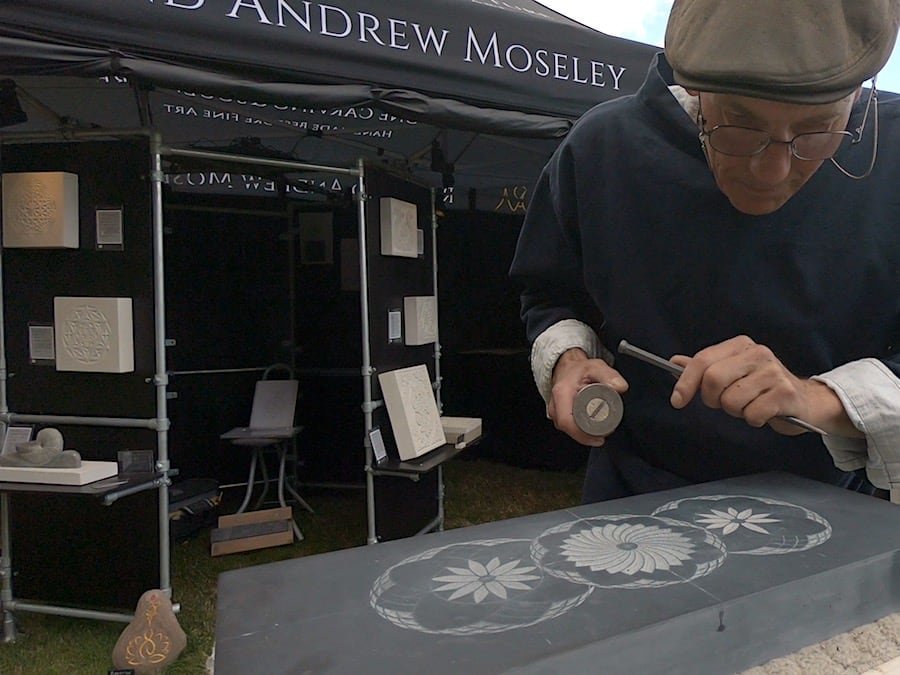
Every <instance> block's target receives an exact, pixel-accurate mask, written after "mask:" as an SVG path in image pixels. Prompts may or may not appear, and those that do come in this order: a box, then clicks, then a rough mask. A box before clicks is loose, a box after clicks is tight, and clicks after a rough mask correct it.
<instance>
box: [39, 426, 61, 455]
mask: <svg viewBox="0 0 900 675" xmlns="http://www.w3.org/2000/svg"><path fill="white" fill-rule="evenodd" d="M34 439H35V440H36V441H37V442H38V443H40V444H41V445H43V446H44V447H45V448H50V449H51V450H57V451H58V452H62V451H63V436H62V434H61V433H59V429H54V428H52V427H48V428H46V429H41V430H40V431H39V432H37V436H35V437H34Z"/></svg>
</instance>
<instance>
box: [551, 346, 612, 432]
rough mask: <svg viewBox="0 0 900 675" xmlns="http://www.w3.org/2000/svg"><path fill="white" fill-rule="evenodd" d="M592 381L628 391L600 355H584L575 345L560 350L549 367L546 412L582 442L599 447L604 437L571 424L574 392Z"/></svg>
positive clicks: (573, 417)
mask: <svg viewBox="0 0 900 675" xmlns="http://www.w3.org/2000/svg"><path fill="white" fill-rule="evenodd" d="M593 382H599V383H600V384H606V385H609V386H610V387H612V388H613V389H615V390H616V391H617V392H619V393H620V394H624V393H625V392H626V391H628V383H627V382H626V381H625V378H623V377H622V376H621V375H620V374H619V371H617V370H616V369H615V368H612V367H611V366H610V365H609V364H607V363H606V361H604V360H603V359H591V358H588V355H587V354H586V353H585V352H584V351H583V350H581V349H578V348H575V349H570V350H568V351H567V352H563V354H562V356H560V357H559V359H558V360H557V361H556V365H555V366H554V368H553V377H552V379H551V384H552V388H551V390H550V401H549V402H548V403H547V416H548V417H549V418H550V419H551V420H553V426H555V427H556V428H557V429H559V430H560V431H562V432H564V433H566V434H568V435H569V436H571V437H572V438H574V439H575V440H576V441H578V442H579V443H581V444H582V445H590V446H593V447H596V448H599V447H600V446H601V445H603V442H604V438H603V437H602V436H591V435H590V434H586V433H584V432H583V431H582V430H581V429H579V428H578V425H576V424H575V416H574V415H573V413H572V404H573V403H574V402H575V394H577V393H578V391H579V390H580V389H581V388H582V387H585V386H587V385H589V384H591V383H593Z"/></svg>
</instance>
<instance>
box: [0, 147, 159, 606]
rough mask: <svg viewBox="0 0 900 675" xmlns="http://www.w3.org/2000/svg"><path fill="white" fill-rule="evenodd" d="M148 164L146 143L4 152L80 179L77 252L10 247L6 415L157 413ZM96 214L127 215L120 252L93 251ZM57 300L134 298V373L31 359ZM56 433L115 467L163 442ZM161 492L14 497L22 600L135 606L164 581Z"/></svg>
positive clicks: (29, 165)
mask: <svg viewBox="0 0 900 675" xmlns="http://www.w3.org/2000/svg"><path fill="white" fill-rule="evenodd" d="M149 168H150V161H149V151H148V146H147V143H146V141H128V142H123V141H117V142H89V143H88V142H85V143H46V144H28V145H4V146H3V148H2V165H0V170H2V172H3V173H9V172H21V171H66V172H70V173H75V174H77V175H78V193H79V200H78V203H79V222H80V228H79V247H78V248H77V249H4V250H3V285H4V289H3V296H4V316H3V320H4V328H5V336H6V358H7V363H8V366H9V381H8V388H7V393H8V403H9V409H10V411H11V412H14V413H23V414H24V413H28V414H46V415H77V416H100V417H140V418H152V417H155V416H156V407H155V400H156V398H155V397H156V394H155V389H154V386H153V384H152V377H153V374H154V372H155V357H154V330H153V255H152V228H151V217H150V183H149V180H148V173H149ZM101 207H116V208H121V209H122V223H123V247H122V249H121V250H114V249H109V248H106V249H101V248H98V247H97V245H96V244H97V237H96V220H95V210H96V209H97V208H101ZM56 296H90V297H127V298H132V301H133V320H134V372H131V373H116V374H111V373H76V372H59V371H57V370H56V368H55V367H54V366H53V364H52V363H51V364H50V365H44V364H42V363H41V362H37V363H32V362H31V361H30V358H29V346H28V326H29V323H37V324H41V325H52V324H53V318H54V317H53V298H54V297H56ZM37 426H51V425H48V424H45V425H37ZM58 428H59V429H60V431H61V432H62V434H63V437H64V439H65V447H66V448H67V449H75V450H78V451H79V453H81V456H82V458H84V459H87V460H107V461H112V460H115V459H116V453H117V452H118V451H119V450H122V449H125V448H131V449H136V448H148V449H149V448H155V447H156V434H155V432H153V431H151V430H146V429H128V428H110V427H89V426H80V425H79V426H59V427H58ZM156 496H157V495H156V492H155V491H150V492H148V493H147V494H144V495H139V496H137V497H134V498H129V499H125V500H123V501H122V502H120V503H117V504H115V505H114V506H112V507H104V506H102V505H101V503H100V502H99V500H96V499H93V498H86V497H72V496H60V495H46V494H40V495H16V496H14V497H12V498H11V513H12V518H11V526H12V549H13V551H15V556H14V557H13V562H14V574H15V575H16V578H15V587H16V594H17V595H19V594H20V593H21V594H24V595H22V597H29V598H31V599H36V600H41V601H46V602H65V603H78V604H83V605H90V606H111V607H118V608H122V609H133V607H134V604H135V603H136V602H137V599H138V597H139V596H140V593H141V592H142V591H143V590H146V589H147V588H153V587H155V586H157V585H158V584H159V556H158V549H159V521H158V516H157V513H158V511H157V507H156V503H157V499H156ZM100 570H105V571H106V572H105V573H104V574H101V573H100ZM113 574H114V575H115V578H114V579H112V580H111V577H110V575H113Z"/></svg>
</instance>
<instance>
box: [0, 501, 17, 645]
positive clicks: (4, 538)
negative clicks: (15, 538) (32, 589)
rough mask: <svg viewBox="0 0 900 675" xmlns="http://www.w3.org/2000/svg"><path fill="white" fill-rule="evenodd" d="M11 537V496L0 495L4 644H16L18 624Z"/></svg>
mask: <svg viewBox="0 0 900 675" xmlns="http://www.w3.org/2000/svg"><path fill="white" fill-rule="evenodd" d="M10 540H11V537H10V535H9V495H7V494H0V613H2V615H3V642H15V640H16V622H15V618H14V617H13V613H12V610H10V609H9V606H10V603H12V599H13V594H12V552H11V551H10Z"/></svg>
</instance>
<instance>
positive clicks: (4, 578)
mask: <svg viewBox="0 0 900 675" xmlns="http://www.w3.org/2000/svg"><path fill="white" fill-rule="evenodd" d="M0 151H2V144H0ZM2 176H3V160H2V155H0V181H2ZM3 292H4V289H3V249H2V242H0V413H5V412H8V411H9V408H8V405H7V401H6V378H7V372H6V325H5V323H4V317H5V316H6V312H5V309H4V307H3ZM8 426H9V425H8V423H6V422H3V423H2V425H0V432H2V433H3V435H4V436H5V435H6V429H7V427H8ZM9 527H10V522H9V495H8V494H7V493H6V492H4V493H2V494H0V615H2V617H0V618H2V619H3V642H15V639H16V622H15V619H14V617H13V613H12V608H11V607H10V606H9V604H10V602H12V599H13V594H12V552H11V551H10V546H11V542H12V537H11V536H10V532H9Z"/></svg>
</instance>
